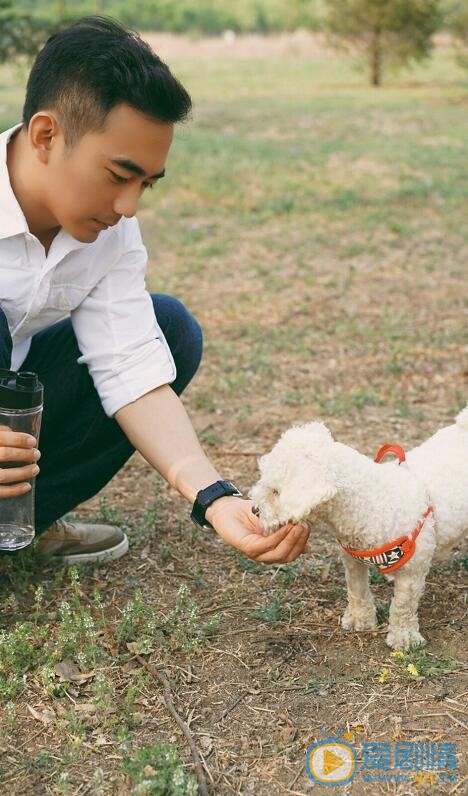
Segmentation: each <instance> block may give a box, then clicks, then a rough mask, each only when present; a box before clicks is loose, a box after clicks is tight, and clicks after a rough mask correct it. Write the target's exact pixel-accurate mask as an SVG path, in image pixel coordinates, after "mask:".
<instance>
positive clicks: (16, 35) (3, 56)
mask: <svg viewBox="0 0 468 796" xmlns="http://www.w3.org/2000/svg"><path fill="white" fill-rule="evenodd" d="M48 33H49V25H48V23H47V22H45V21H44V20H43V19H41V18H40V17H35V16H33V15H32V14H29V13H27V12H26V11H21V10H19V9H18V8H17V6H16V4H14V3H13V0H0V63H4V62H5V61H11V60H13V59H14V58H15V57H17V56H18V55H29V56H33V55H35V54H36V52H37V51H38V49H39V47H40V46H41V44H42V43H43V42H44V39H45V38H46V37H47V35H48Z"/></svg>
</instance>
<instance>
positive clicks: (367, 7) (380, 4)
mask: <svg viewBox="0 0 468 796" xmlns="http://www.w3.org/2000/svg"><path fill="white" fill-rule="evenodd" d="M325 5H326V6H327V8H328V13H327V16H326V20H325V26H326V29H327V30H328V31H329V33H330V37H331V41H332V44H334V45H335V46H336V47H339V48H345V49H348V50H353V51H357V52H359V53H360V54H361V55H362V56H363V57H364V58H365V60H366V62H367V64H368V67H369V70H370V82H371V83H372V85H373V86H380V85H381V83H382V75H383V71H384V69H385V67H392V68H397V67H401V66H405V65H407V64H408V63H411V61H419V60H421V59H423V58H426V57H427V56H428V55H429V53H430V51H431V48H432V35H433V33H435V31H436V30H437V29H438V27H439V25H440V23H441V19H442V15H441V11H440V0H325Z"/></svg>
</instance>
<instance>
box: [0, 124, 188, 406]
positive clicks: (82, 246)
mask: <svg viewBox="0 0 468 796" xmlns="http://www.w3.org/2000/svg"><path fill="white" fill-rule="evenodd" d="M19 126H20V125H19ZM19 126H16V127H12V128H11V129H10V130H7V131H6V132H4V133H2V134H0V307H1V308H2V310H3V311H4V313H5V315H6V318H7V321H8V326H9V329H10V333H11V336H12V340H13V354H12V363H11V367H12V368H13V369H14V370H17V369H18V368H19V367H20V365H21V364H22V362H23V361H24V359H25V358H26V355H27V353H28V351H29V347H30V345H31V338H32V336H33V335H34V334H35V333H36V332H38V331H40V330H41V329H44V328H45V327H46V326H49V325H50V324H52V323H54V322H55V321H57V320H59V319H61V318H63V317H64V316H66V315H68V314H69V315H70V319H71V323H72V325H73V330H74V332H75V335H76V339H77V341H78V346H79V348H80V351H81V354H82V355H81V356H80V357H79V358H78V362H79V363H85V364H86V365H87V366H88V369H89V372H90V374H91V376H92V378H93V381H94V385H95V387H96V390H97V392H98V394H99V397H100V399H101V402H102V405H103V407H104V410H105V412H106V414H107V415H109V416H112V415H113V414H115V412H116V411H117V410H118V409H120V408H121V407H122V406H125V405H126V404H128V403H131V402H132V401H135V400H136V399H137V398H139V397H140V396H141V395H144V394H145V393H147V392H149V391H150V390H152V389H154V388H155V387H159V386H161V385H162V384H168V383H170V382H172V381H174V379H175V377H176V368H175V364H174V360H173V358H172V355H171V352H170V350H169V346H168V344H167V342H166V340H165V338H164V335H163V334H162V332H161V329H160V328H159V326H158V324H157V322H156V318H155V315H154V310H153V303H152V300H151V297H150V295H149V293H148V292H147V290H146V287H145V274H146V264H147V253H146V249H145V247H144V245H143V242H142V240H141V235H140V228H139V224H138V221H137V219H136V218H129V219H128V218H122V219H121V220H120V221H119V222H118V224H116V225H115V226H114V227H110V228H109V229H106V230H103V231H102V232H100V233H99V235H98V237H97V239H96V240H95V241H94V242H93V243H80V242H79V241H77V240H75V239H74V238H72V237H71V235H69V234H68V233H67V232H65V230H64V229H61V230H60V231H59V233H58V234H57V235H56V237H55V238H54V240H53V242H52V245H51V247H50V249H49V252H48V254H47V256H46V253H45V249H44V246H43V245H42V243H41V242H40V241H39V240H38V239H37V238H36V237H35V235H32V234H31V232H30V231H29V227H28V224H27V221H26V218H25V216H24V214H23V212H22V210H21V207H20V206H19V204H18V202H17V200H16V197H15V195H14V193H13V190H12V187H11V184H10V179H9V174H8V168H7V162H6V155H7V144H8V141H9V140H10V138H11V136H12V134H13V133H14V132H15V130H17V129H18V127H19Z"/></svg>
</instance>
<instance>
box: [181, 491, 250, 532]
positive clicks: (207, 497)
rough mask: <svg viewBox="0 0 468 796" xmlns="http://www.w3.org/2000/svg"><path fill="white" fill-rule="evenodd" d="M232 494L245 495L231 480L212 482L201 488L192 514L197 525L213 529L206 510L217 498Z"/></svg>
mask: <svg viewBox="0 0 468 796" xmlns="http://www.w3.org/2000/svg"><path fill="white" fill-rule="evenodd" d="M231 495H235V496H236V497H243V495H242V492H240V491H239V490H238V488H237V487H236V486H234V484H231V482H230V481H215V483H214V484H210V486H207V487H205V489H200V491H199V492H198V494H197V497H196V498H195V502H194V504H193V506H192V511H191V514H190V517H191V518H192V520H193V521H194V523H195V525H199V526H200V528H204V529H205V530H209V529H212V528H213V526H212V525H210V523H209V522H208V521H207V520H205V513H206V510H207V509H208V508H209V507H210V506H211V505H212V503H214V502H215V500H218V499H219V498H222V497H228V496H231Z"/></svg>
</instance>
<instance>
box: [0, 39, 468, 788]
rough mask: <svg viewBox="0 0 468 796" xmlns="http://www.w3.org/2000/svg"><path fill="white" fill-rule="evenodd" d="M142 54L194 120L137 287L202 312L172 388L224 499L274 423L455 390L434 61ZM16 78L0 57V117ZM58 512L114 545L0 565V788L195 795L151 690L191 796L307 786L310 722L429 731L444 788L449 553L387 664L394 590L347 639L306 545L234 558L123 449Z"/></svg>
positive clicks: (460, 571)
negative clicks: (385, 66) (366, 625)
mask: <svg viewBox="0 0 468 796" xmlns="http://www.w3.org/2000/svg"><path fill="white" fill-rule="evenodd" d="M167 59H168V61H169V62H170V63H171V64H173V65H174V67H175V70H176V72H177V73H178V74H179V76H180V77H181V78H182V79H183V80H185V81H186V83H187V85H188V86H189V88H190V89H191V91H192V93H193V95H194V99H195V111H194V122H193V124H191V125H187V126H184V127H182V128H180V129H179V131H178V133H177V136H176V141H175V144H174V150H173V153H172V154H171V157H170V160H169V163H168V176H167V179H166V180H164V183H162V184H161V186H159V187H158V189H157V191H154V192H153V193H152V194H151V195H145V198H144V202H143V207H142V210H141V212H140V220H141V225H142V228H143V233H144V237H145V240H146V243H147V246H148V249H149V253H150V268H149V285H150V287H151V288H152V289H154V290H158V291H162V292H167V293H173V294H175V295H177V296H178V297H180V298H181V299H182V300H184V301H185V303H186V304H187V305H188V306H189V307H190V309H191V310H192V311H193V312H194V313H195V314H196V315H197V316H198V317H199V319H200V321H201V323H202V325H203V328H204V332H205V357H204V362H203V364H202V367H201V369H200V372H199V374H198V375H197V378H196V380H195V381H194V383H193V385H191V386H190V389H189V390H188V391H187V394H186V396H185V397H184V401H185V402H186V405H187V408H188V409H189V412H190V414H191V416H192V418H193V421H194V424H195V426H196V428H197V430H198V432H199V434H200V437H201V439H202V440H203V441H204V443H205V445H206V446H207V447H209V452H210V456H211V457H212V459H213V461H214V462H215V464H216V465H217V466H218V468H219V470H220V471H221V472H222V473H223V475H224V476H225V477H227V478H230V479H232V480H234V481H235V482H237V483H239V485H240V486H241V487H243V488H248V487H249V486H250V485H251V484H252V483H253V482H254V480H255V479H256V477H257V467H256V459H257V456H259V455H261V454H262V453H263V452H264V451H266V450H267V449H269V448H270V447H271V445H272V444H273V443H274V441H276V439H277V437H278V436H279V434H280V433H281V432H282V431H283V430H284V429H285V428H286V427H287V426H288V425H290V424H292V423H296V422H304V421H307V420H311V419H322V420H324V421H325V422H327V423H328V424H329V426H330V427H331V429H332V431H333V433H334V434H335V436H336V437H338V438H339V439H340V440H341V441H343V442H346V443H348V444H352V445H354V446H356V447H358V448H360V449H361V450H362V451H363V452H365V453H368V454H370V455H371V454H375V452H376V451H377V450H378V448H379V447H380V445H381V444H382V443H383V442H385V441H394V442H398V443H400V444H402V445H404V446H405V447H410V446H412V445H413V444H417V443H418V442H420V441H421V440H422V439H424V438H425V437H426V436H427V435H428V434H431V433H433V431H434V430H435V429H436V428H438V427H440V426H442V425H445V424H447V423H450V422H451V421H452V418H453V416H454V414H455V412H456V411H458V410H459V409H460V408H461V407H462V406H463V405H464V403H465V402H466V391H467V379H468V371H467V368H466V350H467V348H466V347H467V336H466V318H467V312H468V299H467V296H466V276H465V274H466V265H465V263H466V254H467V246H468V225H467V223H466V200H467V198H468V187H467V180H466V164H467V162H468V135H467V133H468V125H467V120H466V118H467V114H466V106H467V102H468V99H467V98H468V86H467V81H466V77H465V76H464V75H463V73H461V72H460V71H458V69H457V68H456V67H455V66H454V62H453V58H452V55H451V53H450V52H449V51H448V50H446V49H440V50H437V53H436V56H435V58H434V60H433V61H432V62H430V63H429V64H426V65H421V66H420V67H418V68H417V70H415V71H414V72H413V73H409V74H407V75H402V77H401V79H400V80H399V81H398V82H392V83H390V84H388V85H387V86H386V87H385V88H383V89H382V90H379V91H373V90H371V89H369V88H367V86H365V84H364V82H363V79H362V78H361V77H360V76H359V74H358V73H356V72H354V71H353V70H352V67H351V64H350V62H349V61H348V60H346V59H340V58H337V57H335V56H333V57H325V56H323V55H320V54H319V55H317V54H315V55H311V56H310V57H306V56H301V57H299V56H297V54H296V55H295V54H294V52H293V51H292V52H291V54H290V55H289V56H287V57H285V58H284V59H283V60H281V61H280V60H275V59H273V58H266V57H262V56H261V53H259V52H257V53H256V54H255V57H252V58H242V59H240V58H238V59H236V58H235V57H234V56H230V55H229V53H227V54H226V55H225V56H223V57H218V58H217V59H216V60H213V59H210V57H208V56H207V55H206V54H205V55H204V56H203V57H200V58H198V59H197V60H195V59H194V58H193V57H192V56H191V55H190V56H189V55H184V52H183V50H181V49H180V48H179V49H178V50H177V55H174V57H173V58H172V57H170V56H169V55H168V56H167ZM23 82H24V76H21V75H19V74H18V73H17V72H14V71H12V70H11V68H9V67H3V68H2V69H1V70H0V116H1V119H2V122H3V127H6V126H8V125H9V124H12V123H14V122H15V121H16V119H17V118H18V117H19V110H20V105H21V92H22V85H23ZM75 516H76V517H78V518H81V519H85V518H90V519H91V520H93V521H100V520H101V521H102V520H104V521H106V522H110V523H115V524H119V525H121V526H122V527H124V528H125V530H126V532H127V533H128V534H129V536H130V539H131V542H132V545H131V549H130V552H129V554H128V555H127V556H125V557H124V558H123V559H122V560H120V561H118V562H115V564H113V565H108V566H99V567H96V566H94V567H78V568H76V569H73V570H71V571H70V572H67V571H66V570H64V569H63V568H61V567H59V566H57V565H56V564H53V562H51V561H49V560H47V559H44V558H42V557H40V556H38V555H37V554H35V552H34V549H33V548H30V549H27V550H25V551H24V552H23V553H22V554H20V555H16V556H3V557H1V558H0V572H1V583H2V586H1V589H2V600H1V616H2V631H1V633H2V635H1V638H0V691H1V697H2V704H1V707H0V721H1V731H0V755H1V756H0V774H1V778H2V785H3V788H4V790H5V792H8V794H13V795H14V796H15V795H16V794H17V795H18V796H25V794H26V795H28V796H29V794H70V796H71V794H79V793H82V794H84V793H92V794H103V796H107V795H108V794H109V796H110V794H119V796H122V795H123V794H127V793H129V794H130V793H143V792H148V793H170V792H174V793H181V794H185V793H187V794H188V793H191V792H193V788H194V786H193V782H194V776H195V773H196V769H195V764H194V758H193V756H192V754H191V752H190V748H189V745H188V743H187V736H186V735H184V733H183V732H182V730H181V727H180V725H178V724H177V723H176V722H175V720H174V714H173V713H172V712H171V710H170V708H169V704H170V702H169V703H168V701H167V689H169V694H170V700H171V701H172V706H173V708H174V710H175V712H176V713H177V714H178V715H179V716H180V717H181V718H182V719H183V721H184V723H185V726H186V728H187V729H188V731H189V733H190V735H191V738H192V740H193V743H194V745H195V746H196V748H197V749H198V752H199V754H200V756H201V760H202V765H203V767H204V770H205V776H206V779H207V784H208V790H209V792H210V793H212V794H213V795H214V794H216V796H218V794H219V795H220V796H224V794H226V796H227V795H228V794H235V793H243V794H245V796H247V794H255V796H272V795H273V796H276V794H278V796H279V795H280V794H281V796H283V794H285V793H288V794H289V793H290V794H305V793H307V792H308V789H309V783H308V780H307V777H306V773H305V767H304V762H305V753H306V750H307V748H308V747H309V746H310V745H311V744H312V743H314V742H315V741H317V740H318V739H319V738H320V737H321V736H320V730H321V728H322V727H323V728H325V729H326V731H327V732H329V733H330V734H331V735H333V733H334V732H337V731H338V730H339V729H340V728H342V727H346V728H347V730H348V731H353V728H356V727H359V732H358V731H357V730H356V736H355V743H356V747H357V749H358V751H359V750H360V748H361V747H360V744H361V743H362V742H363V741H377V742H382V741H388V742H390V743H393V742H394V741H396V740H402V741H410V742H413V741H418V742H419V741H420V742H423V741H442V742H447V743H454V744H456V745H457V749H458V768H457V772H456V773H457V777H458V779H457V781H456V782H452V783H449V784H446V783H441V782H439V783H438V784H437V785H436V790H437V793H441V794H448V793H461V792H463V777H464V776H466V715H467V708H466V695H467V693H468V685H467V684H466V644H465V634H466V628H465V626H464V620H465V616H466V605H465V594H466V568H467V565H466V555H465V556H464V554H463V553H462V554H461V555H460V556H459V557H458V558H455V559H454V562H453V564H451V563H450V562H443V563H441V564H438V565H437V566H435V567H434V568H433V570H432V571H431V573H430V575H429V578H428V584H427V588H426V592H425V595H424V597H423V599H422V604H421V611H420V616H421V626H422V632H423V633H424V635H425V637H426V638H427V641H428V643H427V646H426V647H424V648H422V649H416V650H411V651H410V652H409V653H402V654H401V656H393V655H392V654H391V653H390V651H389V650H388V649H387V648H386V646H385V644H384V637H385V632H386V628H385V622H386V620H387V616H388V604H389V601H390V599H391V594H392V586H391V585H390V584H388V583H387V581H386V579H383V578H381V577H380V576H379V575H378V574H377V573H374V574H371V588H372V589H373V591H374V593H375V595H376V598H377V606H378V617H379V622H380V623H381V624H380V625H379V627H378V629H377V630H376V631H373V632H369V633H352V634H345V633H344V632H343V631H342V629H341V627H340V625H339V619H340V615H341V614H342V612H343V610H344V606H345V591H344V575H343V573H342V570H341V566H340V564H339V561H338V556H337V552H336V547H335V545H334V541H333V540H332V539H326V538H322V537H321V536H320V535H319V533H316V534H313V536H312V539H311V544H312V552H311V553H310V555H309V556H307V557H302V558H301V559H300V560H298V561H295V562H293V563H292V564H288V565H282V566H263V565H260V564H256V563H254V562H251V561H249V560H248V559H245V558H243V557H241V556H240V555H238V554H237V553H235V552H234V551H232V550H230V549H228V548H226V547H225V546H224V545H223V544H222V543H221V542H220V541H219V540H218V539H217V538H216V537H213V536H212V535H210V534H209V533H206V532H202V531H200V530H198V529H196V528H194V527H192V525H191V523H190V521H189V519H188V509H187V506H186V504H185V503H184V501H183V500H182V499H181V498H179V497H178V496H177V495H175V494H174V493H173V492H172V491H171V490H170V489H169V488H168V487H167V485H166V484H165V483H164V482H162V480H161V479H160V478H159V477H158V476H156V475H155V474H154V473H152V472H151V470H150V468H149V467H148V465H147V464H146V463H145V462H144V461H143V460H142V459H141V457H139V456H135V457H133V459H132V460H131V462H129V463H128V464H127V465H126V466H125V467H124V469H123V470H122V472H121V473H120V474H119V475H118V476H117V477H116V478H115V479H114V481H113V482H112V483H111V484H109V485H108V486H107V487H106V488H105V490H103V492H102V494H101V495H100V496H98V497H96V498H95V499H93V500H91V501H89V502H88V503H87V504H85V505H83V506H80V507H77V509H76V514H75ZM441 595H442V599H441ZM145 664H146V665H145ZM147 665H148V666H150V667H153V669H154V670H155V671H156V672H157V674H158V675H160V676H161V677H163V680H161V679H159V677H158V676H155V674H154V672H153V673H152V672H151V670H150V669H148V668H147ZM390 787H392V786H389V785H383V784H378V783H375V782H374V783H371V784H366V783H364V782H363V781H361V780H360V779H359V778H357V779H356V780H355V781H354V782H353V783H351V784H350V786H349V787H348V789H347V792H349V793H352V794H361V793H369V794H372V796H373V794H375V793H387V792H394V793H401V792H402V791H399V790H398V787H397V786H395V790H394V791H391V790H390V791H389V788H390ZM169 788H172V791H170V790H169ZM176 788H179V790H176ZM454 788H458V789H457V790H454ZM158 789H159V790H158ZM191 789H192V790H191ZM318 789H319V790H321V789H320V786H318ZM322 790H323V789H322ZM417 792H418V794H422V795H424V794H425V793H434V792H435V790H434V784H432V785H431V784H429V785H428V784H427V783H426V784H424V783H423V782H421V783H419V786H418V788H417Z"/></svg>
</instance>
